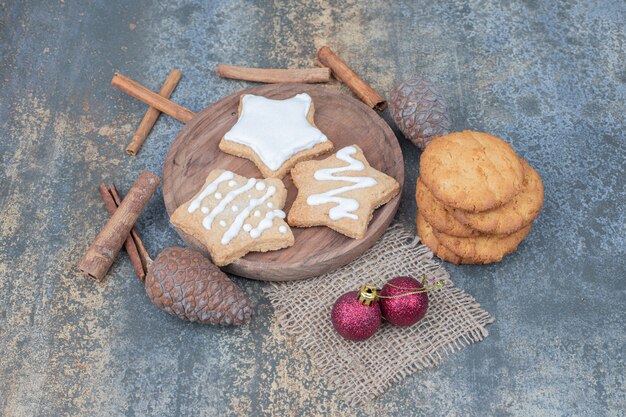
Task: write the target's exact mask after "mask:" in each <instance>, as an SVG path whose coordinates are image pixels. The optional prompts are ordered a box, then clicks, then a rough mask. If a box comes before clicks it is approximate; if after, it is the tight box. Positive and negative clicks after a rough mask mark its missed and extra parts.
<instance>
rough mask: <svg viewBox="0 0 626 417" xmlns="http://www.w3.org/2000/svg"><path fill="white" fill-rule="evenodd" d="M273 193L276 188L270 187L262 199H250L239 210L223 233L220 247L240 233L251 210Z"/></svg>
mask: <svg viewBox="0 0 626 417" xmlns="http://www.w3.org/2000/svg"><path fill="white" fill-rule="evenodd" d="M253 185H254V184H253ZM275 193H276V187H274V186H270V187H268V188H267V191H266V192H265V194H264V195H263V197H261V198H252V199H250V202H249V203H248V206H247V207H246V208H244V209H243V210H241V212H240V213H239V214H238V215H237V217H235V220H234V221H233V223H232V224H231V225H230V227H229V228H228V230H226V232H225V233H224V236H222V240H221V243H222V245H226V244H228V242H230V241H231V240H233V239H234V238H235V236H237V235H238V234H239V232H240V231H241V227H242V226H243V222H244V221H245V220H246V218H248V216H249V215H250V213H251V212H252V210H254V208H255V207H257V206H259V205H261V204H263V203H264V202H265V201H266V200H267V199H268V198H270V197H271V196H273V195H274V194H275Z"/></svg>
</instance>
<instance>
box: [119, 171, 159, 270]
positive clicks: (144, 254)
mask: <svg viewBox="0 0 626 417" xmlns="http://www.w3.org/2000/svg"><path fill="white" fill-rule="evenodd" d="M109 191H110V192H111V195H112V196H113V201H115V204H116V205H117V206H119V205H120V204H121V203H122V198H121V196H120V194H119V193H118V191H117V188H116V187H115V184H113V183H110V184H109ZM129 236H130V237H131V238H132V239H133V241H134V242H135V246H136V248H137V251H138V252H139V257H140V258H141V263H142V264H143V267H144V270H145V271H146V273H147V272H148V265H149V264H150V263H151V262H152V259H150V255H149V254H148V251H147V250H146V247H145V246H144V245H143V241H142V240H141V238H140V237H139V232H138V231H137V228H136V227H135V226H133V228H132V229H131V230H130V235H129Z"/></svg>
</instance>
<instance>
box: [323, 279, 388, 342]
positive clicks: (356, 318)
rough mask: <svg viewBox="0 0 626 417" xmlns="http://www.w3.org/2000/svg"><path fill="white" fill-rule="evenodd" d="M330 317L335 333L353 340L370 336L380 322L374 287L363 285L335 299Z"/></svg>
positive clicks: (356, 340)
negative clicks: (359, 288)
mask: <svg viewBox="0 0 626 417" xmlns="http://www.w3.org/2000/svg"><path fill="white" fill-rule="evenodd" d="M330 318H331V320H332V322H333V326H334V327H335V330H337V333H339V334H340V335H341V336H342V337H344V338H346V339H348V340H353V341H355V342H358V341H361V340H365V339H367V338H369V337H371V336H372V335H373V334H374V333H376V331H377V330H378V328H379V327H380V323H381V322H382V316H381V314H380V306H379V304H378V302H377V300H376V289H375V288H372V287H364V288H362V289H361V291H350V292H347V293H345V294H344V295H342V296H341V297H339V298H338V299H337V301H336V302H335V305H334V306H333V310H332V312H331V313H330Z"/></svg>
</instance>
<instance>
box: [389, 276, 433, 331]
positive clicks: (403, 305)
mask: <svg viewBox="0 0 626 417" xmlns="http://www.w3.org/2000/svg"><path fill="white" fill-rule="evenodd" d="M423 288H424V286H423V285H422V284H421V283H420V282H419V281H418V280H416V279H415V278H411V277H396V278H393V279H392V280H390V281H389V282H388V283H387V284H385V286H384V287H383V289H382V290H381V291H380V297H381V298H380V299H379V303H380V309H381V311H382V313H383V317H385V319H386V320H387V321H388V322H389V323H391V324H393V325H395V326H402V327H406V326H411V325H413V324H415V323H417V322H418V321H420V320H421V319H423V318H424V316H425V315H426V311H427V310H428V294H427V293H426V292H422V293H419V294H415V292H416V291H421V290H423ZM384 297H391V298H384Z"/></svg>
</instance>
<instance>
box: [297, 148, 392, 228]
mask: <svg viewBox="0 0 626 417" xmlns="http://www.w3.org/2000/svg"><path fill="white" fill-rule="evenodd" d="M291 177H292V178H293V182H294V184H295V186H296V187H297V188H298V196H297V197H296V200H295V201H294V203H293V205H292V206H291V209H290V210H289V214H288V216H287V222H288V223H289V225H291V226H297V227H310V226H327V227H330V228H331V229H333V230H335V231H337V232H339V233H342V234H344V235H346V236H348V237H351V238H354V239H361V238H363V236H365V232H366V230H367V226H368V224H369V222H370V220H372V215H373V213H374V210H375V209H376V208H378V207H380V206H382V205H383V204H386V203H387V202H389V200H391V199H392V198H393V197H395V196H396V195H397V194H398V192H399V191H400V184H398V182H397V181H396V180H395V179H393V178H392V177H390V176H388V175H386V174H384V173H382V172H380V171H377V170H375V169H374V168H372V167H371V166H370V164H369V163H368V162H367V159H365V156H364V155H363V151H362V150H361V148H359V147H358V146H357V145H352V146H347V147H345V148H343V149H340V150H339V151H338V152H337V153H336V154H335V155H333V156H331V157H328V158H326V159H323V160H321V161H306V162H301V163H299V164H297V165H296V166H295V167H294V168H293V169H292V170H291Z"/></svg>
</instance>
